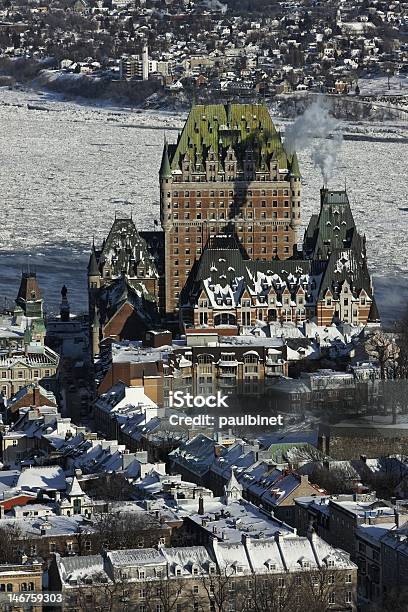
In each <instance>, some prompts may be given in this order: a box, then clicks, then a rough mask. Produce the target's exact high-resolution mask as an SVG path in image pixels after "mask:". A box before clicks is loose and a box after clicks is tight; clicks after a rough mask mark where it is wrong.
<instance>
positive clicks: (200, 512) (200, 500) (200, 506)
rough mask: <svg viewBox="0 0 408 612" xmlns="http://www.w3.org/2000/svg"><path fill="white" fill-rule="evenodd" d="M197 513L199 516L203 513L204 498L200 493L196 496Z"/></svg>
mask: <svg viewBox="0 0 408 612" xmlns="http://www.w3.org/2000/svg"><path fill="white" fill-rule="evenodd" d="M198 514H200V515H201V516H202V515H203V514H204V498H203V496H202V495H200V497H199V498H198Z"/></svg>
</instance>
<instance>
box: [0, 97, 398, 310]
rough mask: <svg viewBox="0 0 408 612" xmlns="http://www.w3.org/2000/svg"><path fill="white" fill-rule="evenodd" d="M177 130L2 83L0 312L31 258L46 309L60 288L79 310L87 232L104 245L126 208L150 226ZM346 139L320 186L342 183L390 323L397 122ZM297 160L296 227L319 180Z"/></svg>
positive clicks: (162, 121) (356, 128)
mask: <svg viewBox="0 0 408 612" xmlns="http://www.w3.org/2000/svg"><path fill="white" fill-rule="evenodd" d="M27 105H28V106H27ZM182 125H183V117H182V116H180V115H177V116H174V115H171V114H170V113H165V112H158V111H143V112H140V111H137V110H134V109H130V108H118V107H115V106H110V105H109V104H105V105H103V106H101V105H91V104H89V102H88V101H87V102H83V103H78V102H77V101H72V102H67V101H63V100H62V99H61V98H60V97H58V96H55V95H49V94H39V93H34V92H21V91H10V90H8V89H7V88H0V177H1V178H0V180H1V192H0V193H1V196H0V197H1V210H2V223H1V225H0V305H1V304H2V301H1V300H3V299H4V297H5V296H7V297H9V298H14V297H15V292H16V288H17V286H18V277H19V273H20V269H21V266H22V265H26V264H27V262H30V263H31V265H33V264H34V265H36V267H37V271H38V275H39V277H40V280H41V284H42V286H43V288H44V293H45V294H46V298H47V301H48V304H49V305H50V306H51V307H52V309H54V308H55V305H56V304H58V301H59V289H60V287H61V285H62V284H63V283H66V284H67V286H68V288H69V291H70V299H71V302H72V303H73V304H74V305H75V306H76V307H77V308H84V307H85V301H84V298H85V295H84V293H83V290H84V288H85V282H86V270H85V268H86V261H87V258H88V253H89V248H90V245H91V243H92V236H95V241H96V242H97V243H99V242H100V241H102V239H103V238H104V237H105V236H106V234H107V232H108V230H109V228H110V225H111V223H112V220H113V218H114V216H115V212H116V213H117V214H118V215H120V214H126V215H128V214H130V213H131V212H132V213H133V218H134V219H135V221H136V224H137V226H138V228H139V229H152V228H153V227H154V219H159V188H158V170H159V166H160V159H161V153H162V146H163V139H164V135H165V134H166V136H167V138H168V140H169V141H170V142H171V141H173V140H175V138H176V135H177V130H178V129H180V128H181V127H182ZM345 133H346V136H347V135H349V136H350V138H351V139H350V140H344V142H343V146H342V148H341V151H340V154H339V157H338V162H337V168H336V171H335V176H336V177H337V178H336V180H335V181H333V183H332V184H331V185H329V186H331V187H333V188H341V187H343V186H344V182H345V181H347V188H348V192H349V197H350V200H351V203H352V208H353V213H354V217H355V220H356V223H357V226H358V228H359V230H360V231H362V232H364V233H365V234H366V235H367V247H368V258H369V267H370V270H371V271H372V272H373V273H374V275H375V279H376V286H377V288H379V289H380V290H381V295H380V307H382V308H381V309H382V312H383V314H384V313H385V314H386V315H387V316H388V318H389V317H390V316H391V315H392V309H391V308H389V307H387V301H389V295H388V294H389V292H390V291H391V290H392V288H393V276H395V275H403V276H404V278H405V281H404V283H403V289H402V292H399V294H398V296H394V297H393V300H395V304H396V305H397V306H398V305H399V306H401V304H402V303H403V302H405V301H406V299H405V298H406V297H407V294H408V274H407V268H408V242H407V241H406V239H405V237H406V236H407V230H408V197H407V196H408V186H407V183H406V180H405V170H404V168H405V164H406V158H407V156H408V138H407V135H406V125H405V124H402V123H394V124H391V123H389V124H387V123H382V124H373V123H370V124H366V123H364V124H363V123H358V124H357V123H356V124H347V126H345ZM299 157H300V163H301V170H302V174H303V182H304V185H303V198H302V201H303V208H302V217H303V223H304V225H306V223H307V221H308V219H309V217H310V215H311V214H312V213H313V212H318V210H319V188H320V186H321V178H320V175H319V171H318V169H316V168H315V167H314V165H313V162H312V161H311V158H310V154H309V152H308V151H302V152H300V155H299ZM399 284H400V282H399ZM404 291H405V294H404V295H403V292H404ZM384 309H385V310H384ZM385 311H386V312H385Z"/></svg>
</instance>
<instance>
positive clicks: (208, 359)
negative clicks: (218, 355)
mask: <svg viewBox="0 0 408 612" xmlns="http://www.w3.org/2000/svg"><path fill="white" fill-rule="evenodd" d="M213 359H214V358H213V356H212V355H210V354H209V353H203V354H202V355H198V357H197V361H198V363H212V362H213Z"/></svg>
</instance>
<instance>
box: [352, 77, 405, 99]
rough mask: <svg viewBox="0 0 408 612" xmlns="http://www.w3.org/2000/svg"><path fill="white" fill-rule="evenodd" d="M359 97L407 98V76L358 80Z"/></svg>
mask: <svg viewBox="0 0 408 612" xmlns="http://www.w3.org/2000/svg"><path fill="white" fill-rule="evenodd" d="M358 86H359V88H360V96H408V75H406V74H395V75H394V74H393V75H390V78H389V80H388V77H387V76H378V75H375V76H372V77H365V78H361V79H359V80H358Z"/></svg>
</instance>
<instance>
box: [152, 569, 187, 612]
mask: <svg viewBox="0 0 408 612" xmlns="http://www.w3.org/2000/svg"><path fill="white" fill-rule="evenodd" d="M142 589H144V591H145V595H146V603H145V604H144V605H145V608H146V611H147V612H156V610H157V606H158V605H160V606H161V610H162V612H173V611H175V610H176V609H177V607H178V605H179V604H180V603H181V599H182V597H183V585H182V583H181V581H180V580H177V579H174V580H172V579H171V578H167V577H163V578H160V579H158V580H155V581H154V582H152V583H147V582H146V583H144V585H143V587H142ZM184 596H185V593H184Z"/></svg>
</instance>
